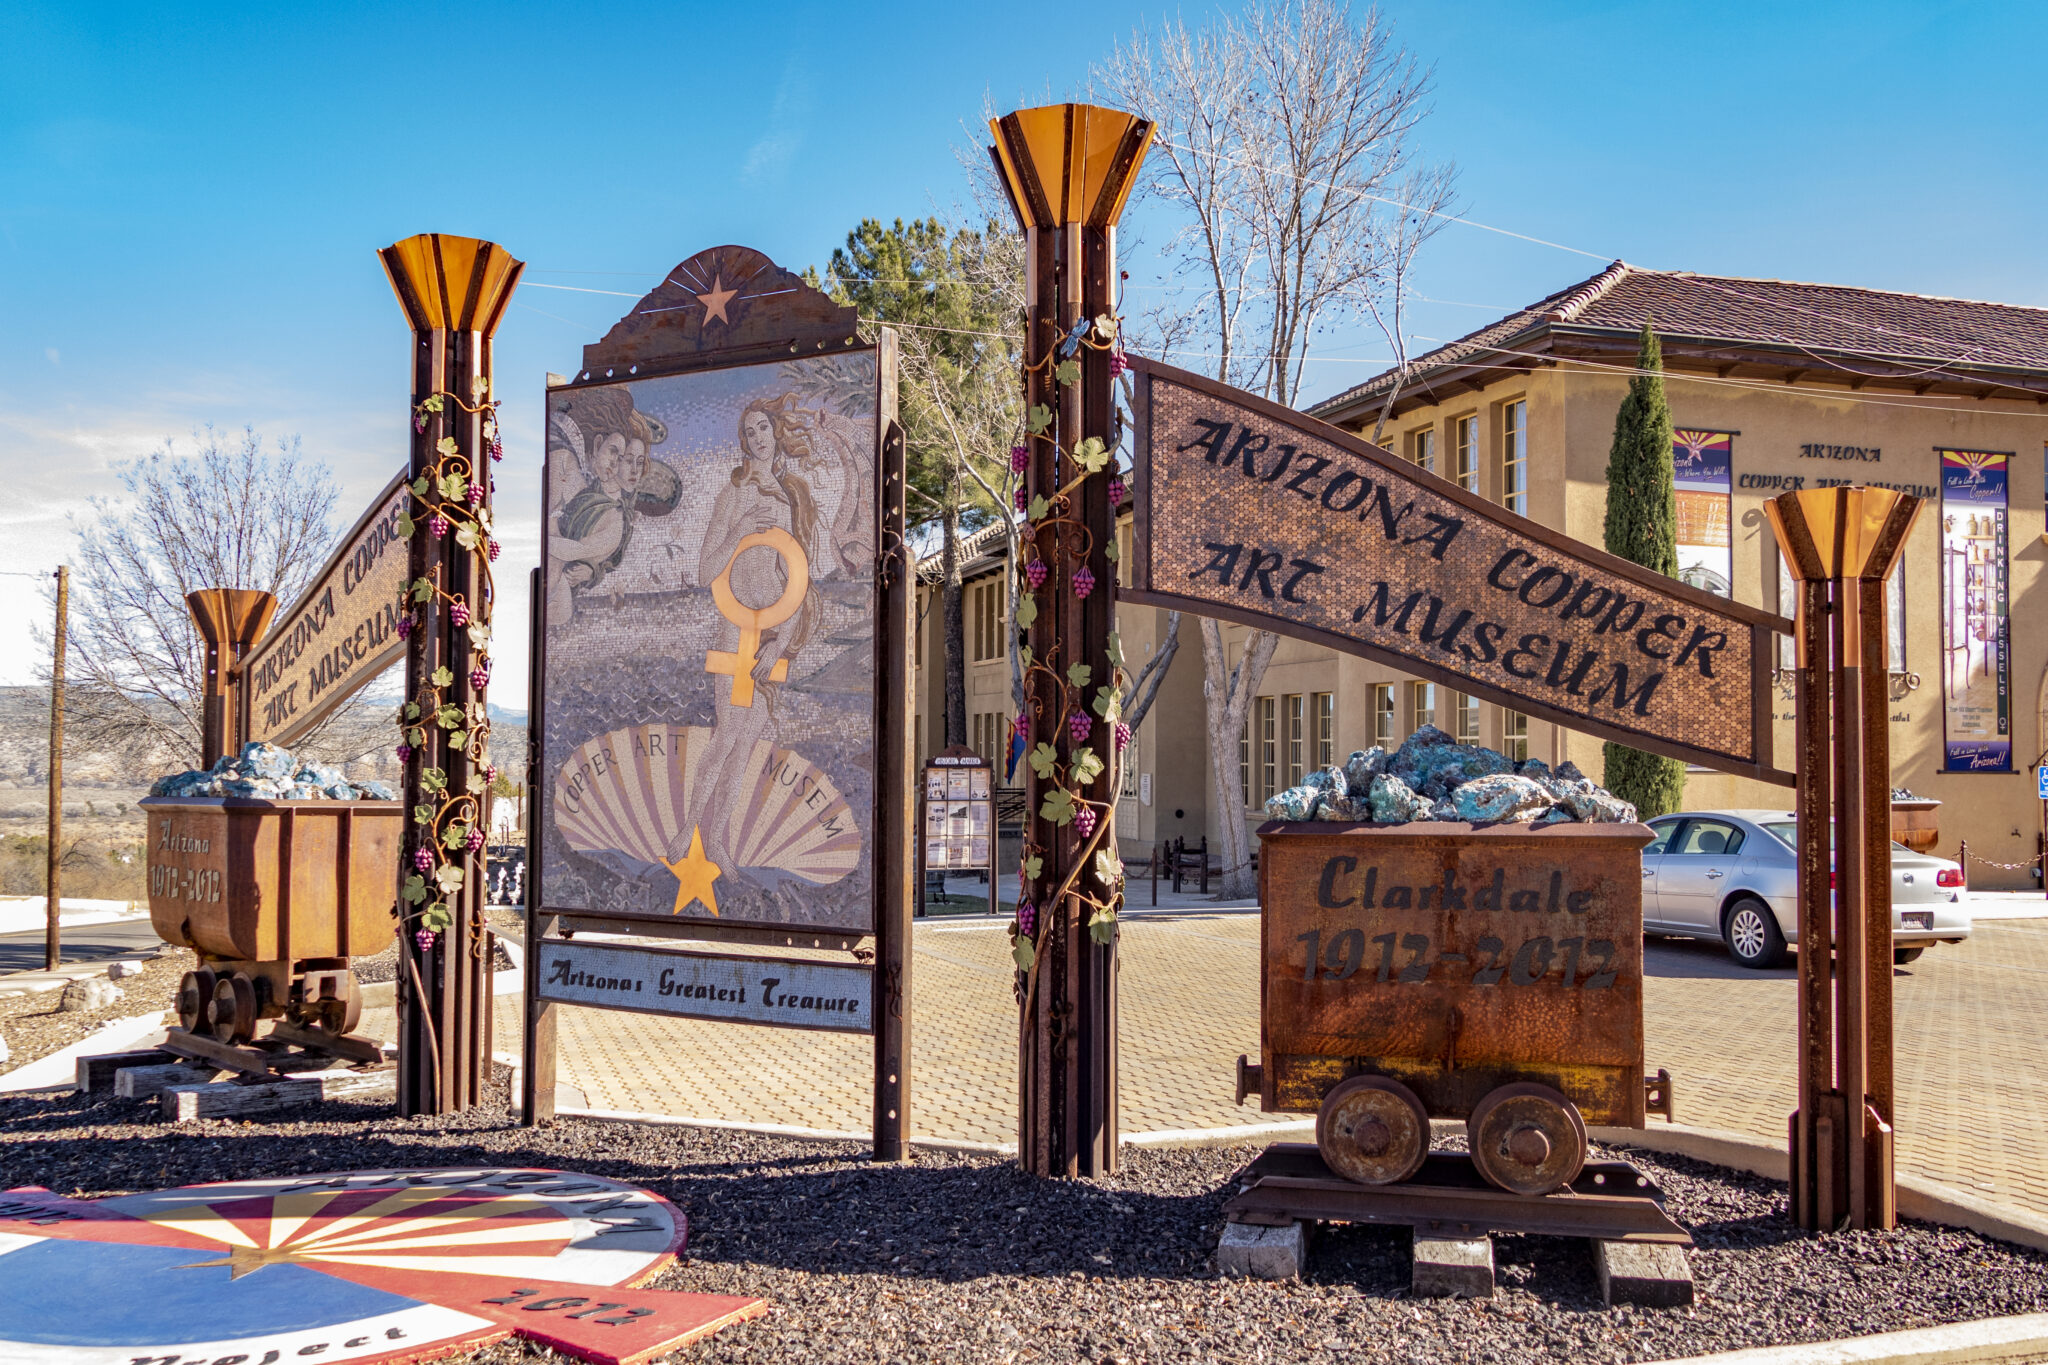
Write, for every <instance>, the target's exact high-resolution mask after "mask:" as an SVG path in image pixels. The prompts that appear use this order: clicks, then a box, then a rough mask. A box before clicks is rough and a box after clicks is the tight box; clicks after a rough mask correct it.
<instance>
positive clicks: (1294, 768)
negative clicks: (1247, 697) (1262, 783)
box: [1280, 692, 1308, 788]
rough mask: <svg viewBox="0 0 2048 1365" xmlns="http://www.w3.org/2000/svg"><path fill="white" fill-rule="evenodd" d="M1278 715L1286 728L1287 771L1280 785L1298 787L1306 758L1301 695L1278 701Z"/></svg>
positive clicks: (1305, 734) (1305, 727) (1293, 693)
mask: <svg viewBox="0 0 2048 1365" xmlns="http://www.w3.org/2000/svg"><path fill="white" fill-rule="evenodd" d="M1280 714H1281V717H1282V718H1283V720H1284V721H1285V723H1286V726H1287V750H1286V754H1287V771H1286V773H1285V777H1286V779H1287V780H1286V781H1284V782H1282V783H1281V784H1280V785H1281V786H1282V787H1283V788H1285V787H1298V786H1300V785H1301V779H1302V766H1301V765H1302V762H1303V761H1304V759H1305V758H1306V757H1307V752H1306V750H1307V745H1308V723H1307V722H1308V717H1307V715H1306V714H1305V713H1304V712H1303V710H1302V705H1301V693H1299V692H1291V693H1289V694H1288V695H1286V696H1284V697H1282V698H1281V699H1280Z"/></svg>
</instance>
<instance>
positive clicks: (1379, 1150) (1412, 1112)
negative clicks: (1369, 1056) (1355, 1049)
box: [1316, 1076, 1429, 1185]
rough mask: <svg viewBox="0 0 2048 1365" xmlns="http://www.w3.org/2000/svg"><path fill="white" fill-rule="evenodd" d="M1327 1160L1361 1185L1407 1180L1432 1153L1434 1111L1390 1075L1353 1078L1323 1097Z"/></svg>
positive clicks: (1322, 1143)
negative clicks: (1427, 1108) (1431, 1128)
mask: <svg viewBox="0 0 2048 1365" xmlns="http://www.w3.org/2000/svg"><path fill="white" fill-rule="evenodd" d="M1316 1147H1317V1149H1318V1150H1319V1151H1321V1152H1322V1154H1323V1164H1325V1165H1326V1166H1328V1167H1329V1168H1330V1169H1331V1170H1333V1171H1335V1172H1336V1173H1337V1174H1338V1175H1341V1176H1343V1177H1344V1178H1345V1179H1346V1180H1355V1181H1357V1182H1358V1183H1359V1184H1361V1185H1391V1184H1393V1183H1395V1182H1396V1181H1400V1180H1406V1179H1407V1178H1408V1177H1409V1176H1411V1175H1414V1174H1415V1172H1416V1171H1418V1170H1420V1169H1421V1167H1422V1158H1423V1157H1425V1156H1427V1155H1429V1113H1428V1111H1427V1110H1425V1109H1424V1108H1423V1107H1422V1101H1421V1100H1418V1099H1416V1098H1415V1092H1414V1091H1412V1090H1410V1089H1409V1088H1408V1087H1407V1086H1405V1085H1403V1084H1401V1083H1400V1082H1399V1081H1397V1080H1395V1079H1394V1078H1393V1077H1391V1076H1353V1077H1351V1078H1350V1079H1349V1080H1345V1081H1340V1082H1338V1083H1337V1084H1336V1086H1334V1087H1333V1088H1332V1089H1331V1090H1330V1093H1329V1094H1327V1095H1325V1096H1323V1107H1322V1108H1321V1109H1319V1110H1317V1111H1316Z"/></svg>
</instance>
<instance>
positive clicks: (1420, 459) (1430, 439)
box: [1408, 427, 1436, 474]
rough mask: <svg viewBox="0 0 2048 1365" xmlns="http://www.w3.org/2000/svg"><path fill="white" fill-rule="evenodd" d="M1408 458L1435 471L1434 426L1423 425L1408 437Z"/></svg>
mask: <svg viewBox="0 0 2048 1365" xmlns="http://www.w3.org/2000/svg"><path fill="white" fill-rule="evenodd" d="M1408 458H1409V459H1411V460H1413V461H1415V463H1416V464H1417V465H1418V466H1420V467H1421V468H1423V469H1425V470H1427V471H1429V472H1430V473H1432V474H1434V473H1436V428H1435V427H1424V428H1423V429H1422V430H1420V431H1418V432H1415V433H1413V434H1412V435H1410V436H1409V438H1408Z"/></svg>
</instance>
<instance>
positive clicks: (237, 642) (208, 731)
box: [185, 588, 277, 768]
mask: <svg viewBox="0 0 2048 1365" xmlns="http://www.w3.org/2000/svg"><path fill="white" fill-rule="evenodd" d="M185 607H186V609H187V610H188V611H190V612H191V613H192V624H193V625H195V626H197V627H198V628H199V638H200V640H202V641H203V642H204V646H205V650H206V659H205V663H204V677H203V678H202V679H201V682H200V693H199V725H200V729H199V766H200V767H202V768H211V767H212V766H213V765H214V764H215V763H216V762H218V761H219V760H220V757H221V755H223V754H229V753H235V752H237V751H239V750H240V749H241V747H242V742H243V740H244V739H245V738H247V736H248V733H249V718H248V717H247V716H246V715H245V714H244V713H243V707H242V695H243V688H242V677H241V668H242V660H243V659H244V658H245V657H247V656H248V653H249V650H250V649H251V648H252V647H253V646H254V645H255V644H256V642H257V641H258V640H260V639H262V638H263V632H264V631H265V630H267V629H269V627H270V618H271V616H272V615H274V614H275V613H276V611H277V599H276V598H275V597H272V596H271V595H270V594H269V593H267V592H263V591H262V590H260V589H257V588H201V589H200V590H199V591H197V592H188V593H186V594H185Z"/></svg>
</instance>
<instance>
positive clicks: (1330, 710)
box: [1309, 692, 1337, 768]
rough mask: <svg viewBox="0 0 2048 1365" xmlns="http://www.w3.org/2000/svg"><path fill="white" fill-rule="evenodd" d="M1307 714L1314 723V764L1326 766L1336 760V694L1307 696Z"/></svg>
mask: <svg viewBox="0 0 2048 1365" xmlns="http://www.w3.org/2000/svg"><path fill="white" fill-rule="evenodd" d="M1309 715H1310V717H1311V718H1312V721H1313V723H1314V725H1315V741H1316V766H1317V767H1318V768H1327V767H1329V766H1330V765H1331V764H1333V763H1335V762H1336V761H1337V694H1336V693H1335V692H1317V693H1315V694H1313V695H1312V696H1311V697H1310V698H1309Z"/></svg>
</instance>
